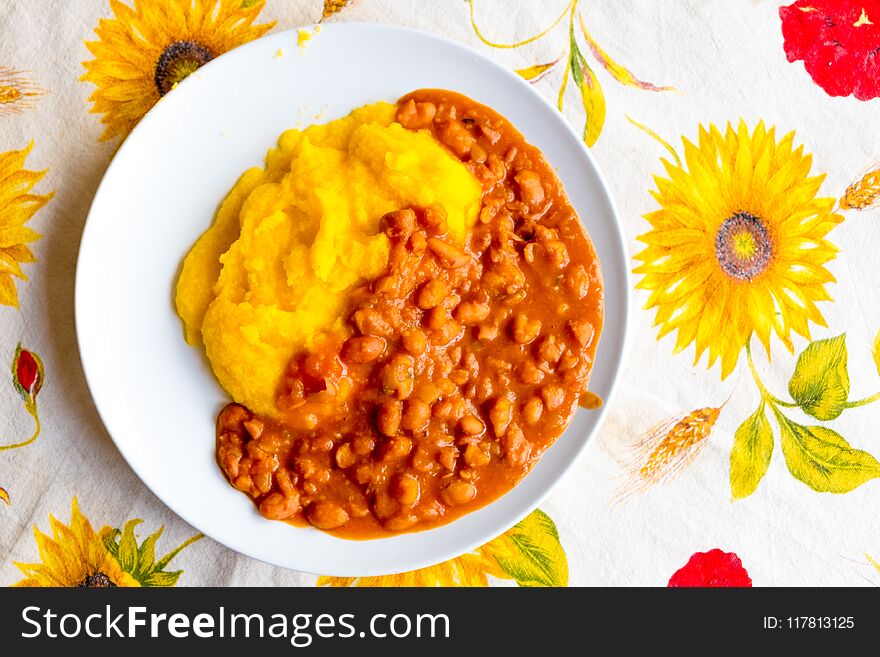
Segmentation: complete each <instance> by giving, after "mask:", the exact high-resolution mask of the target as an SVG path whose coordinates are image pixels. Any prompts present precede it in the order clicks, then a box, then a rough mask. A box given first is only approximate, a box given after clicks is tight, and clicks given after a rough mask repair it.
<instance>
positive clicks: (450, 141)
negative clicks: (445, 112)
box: [440, 121, 476, 157]
mask: <svg viewBox="0 0 880 657" xmlns="http://www.w3.org/2000/svg"><path fill="white" fill-rule="evenodd" d="M440 139H441V141H442V142H443V143H444V144H446V145H447V146H449V148H450V149H451V150H452V152H453V153H455V154H456V155H458V156H459V157H464V156H465V155H468V154H469V153H470V152H471V147H472V146H473V145H474V142H475V141H476V139H475V138H474V136H473V135H472V134H471V133H470V131H469V130H468V129H467V128H465V127H464V124H463V123H461V122H460V121H448V122H447V123H446V124H445V125H444V126H443V128H441V130H440Z"/></svg>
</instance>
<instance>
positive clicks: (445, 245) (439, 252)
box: [428, 237, 471, 269]
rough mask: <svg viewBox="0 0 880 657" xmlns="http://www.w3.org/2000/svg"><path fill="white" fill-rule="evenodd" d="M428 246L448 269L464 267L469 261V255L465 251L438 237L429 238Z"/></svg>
mask: <svg viewBox="0 0 880 657" xmlns="http://www.w3.org/2000/svg"><path fill="white" fill-rule="evenodd" d="M428 248H429V249H431V251H432V252H433V253H434V255H436V256H437V257H438V258H439V259H440V262H441V263H443V265H445V266H446V267H449V268H450V269H455V268H457V267H464V266H465V265H466V264H468V263H469V262H470V261H471V257H470V256H469V255H468V254H467V253H465V252H464V251H462V250H461V249H459V248H458V247H457V246H453V245H452V244H450V243H449V242H446V241H444V240H441V239H440V238H439V237H431V238H429V239H428Z"/></svg>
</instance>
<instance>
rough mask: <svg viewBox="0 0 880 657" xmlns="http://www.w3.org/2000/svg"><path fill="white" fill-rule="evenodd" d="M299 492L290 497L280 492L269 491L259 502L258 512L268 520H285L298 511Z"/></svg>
mask: <svg viewBox="0 0 880 657" xmlns="http://www.w3.org/2000/svg"><path fill="white" fill-rule="evenodd" d="M300 508H301V507H300V505H299V493H297V492H296V491H294V493H293V495H291V496H290V497H285V496H284V495H282V494H281V493H269V494H268V495H266V497H264V498H263V499H262V501H261V502H260V513H261V514H262V515H263V517H265V518H268V519H269V520H287V519H288V518H293V517H294V516H295V515H297V514H298V513H299V512H300Z"/></svg>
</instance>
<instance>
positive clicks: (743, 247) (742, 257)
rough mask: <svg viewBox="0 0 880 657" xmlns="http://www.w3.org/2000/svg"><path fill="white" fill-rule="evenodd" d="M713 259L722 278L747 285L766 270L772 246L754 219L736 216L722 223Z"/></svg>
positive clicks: (771, 255)
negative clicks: (723, 275)
mask: <svg viewBox="0 0 880 657" xmlns="http://www.w3.org/2000/svg"><path fill="white" fill-rule="evenodd" d="M715 255H716V257H717V258H718V264H719V265H721V269H722V270H723V271H724V273H725V274H727V275H728V276H730V277H731V278H735V279H737V280H740V281H750V280H752V279H753V278H755V276H757V275H758V274H760V273H762V272H763V271H764V270H765V269H767V265H769V264H770V259H771V258H772V257H773V243H772V241H771V240H770V235H769V234H768V233H767V228H766V226H764V223H763V222H762V221H761V220H760V219H759V218H758V217H756V216H755V215H753V214H750V213H748V212H737V213H736V214H733V215H731V216H730V217H728V218H727V219H725V220H724V223H723V224H721V228H719V229H718V234H717V235H716V236H715Z"/></svg>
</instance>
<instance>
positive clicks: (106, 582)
mask: <svg viewBox="0 0 880 657" xmlns="http://www.w3.org/2000/svg"><path fill="white" fill-rule="evenodd" d="M77 587H78V588H81V589H109V588H116V584H114V583H113V582H112V581H111V580H110V578H109V577H107V575H105V574H104V573H102V572H101V571H100V570H99V571H98V572H96V573H94V574H92V575H88V576H86V578H85V579H84V580H83V581H81V582H80V583H79V584H77Z"/></svg>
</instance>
